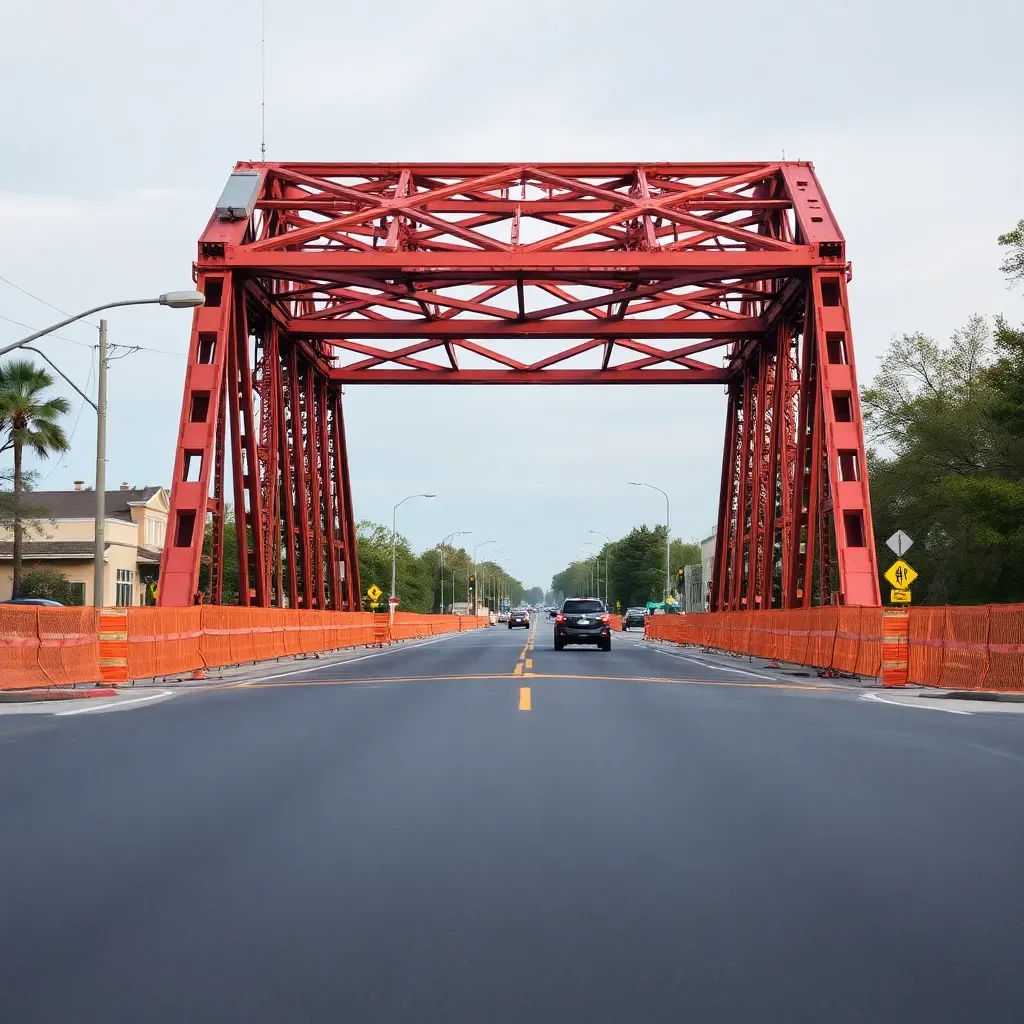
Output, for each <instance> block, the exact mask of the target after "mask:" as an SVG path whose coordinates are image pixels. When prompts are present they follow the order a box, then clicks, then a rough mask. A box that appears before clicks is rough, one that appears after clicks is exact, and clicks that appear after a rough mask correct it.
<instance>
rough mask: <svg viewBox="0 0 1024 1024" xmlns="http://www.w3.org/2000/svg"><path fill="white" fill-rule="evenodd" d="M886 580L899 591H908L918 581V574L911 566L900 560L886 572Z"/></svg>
mask: <svg viewBox="0 0 1024 1024" xmlns="http://www.w3.org/2000/svg"><path fill="white" fill-rule="evenodd" d="M885 578H886V579H887V580H888V581H889V582H890V583H891V584H892V585H893V586H894V587H895V588H896V589H897V590H906V589H908V588H909V586H910V584H911V583H913V582H914V580H916V579H917V573H916V572H915V571H914V569H913V567H912V566H911V565H909V564H908V563H906V562H904V561H903V559H902V558H898V559H897V560H896V561H895V562H893V563H892V565H890V566H889V568H888V569H886V570H885Z"/></svg>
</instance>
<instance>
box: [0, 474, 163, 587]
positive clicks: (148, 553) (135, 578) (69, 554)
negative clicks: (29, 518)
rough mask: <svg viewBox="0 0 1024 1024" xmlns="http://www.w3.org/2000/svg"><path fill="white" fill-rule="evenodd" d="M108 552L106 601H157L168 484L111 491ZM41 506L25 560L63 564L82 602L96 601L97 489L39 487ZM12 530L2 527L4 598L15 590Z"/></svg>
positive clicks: (35, 495) (36, 498) (35, 497)
mask: <svg viewBox="0 0 1024 1024" xmlns="http://www.w3.org/2000/svg"><path fill="white" fill-rule="evenodd" d="M105 497H106V518H105V523H104V530H105V541H106V544H105V547H104V556H103V566H104V570H103V603H104V604H105V605H140V604H152V603H153V599H152V588H150V586H149V584H150V583H155V582H156V580H157V578H158V577H159V575H160V552H161V549H162V548H163V546H164V537H165V535H166V533H167V516H168V512H169V511H170V502H169V501H168V496H167V491H166V490H164V488H163V487H144V488H134V487H130V486H129V485H128V484H122V485H121V488H120V489H119V490H116V491H107V492H106V495H105ZM29 500H30V501H31V503H32V505H33V506H34V507H35V508H36V509H38V513H37V516H38V518H36V519H34V520H33V523H32V526H31V528H30V529H29V530H28V531H27V536H26V537H25V539H24V540H23V542H22V564H23V565H24V567H25V569H26V570H27V569H28V568H30V567H31V566H33V565H36V564H38V565H45V566H47V567H50V568H54V569H60V570H61V572H63V573H65V574H66V575H67V576H68V578H69V579H70V580H71V581H72V584H73V585H74V587H75V591H76V595H77V599H78V603H79V604H83V605H91V604H92V603H93V593H92V590H93V550H94V546H93V538H94V535H95V530H96V495H95V493H94V492H93V491H87V490H85V487H84V485H83V484H82V483H80V482H76V483H75V489H74V490H73V491H33V492H32V494H31V496H30V498H29ZM13 546H14V545H13V543H12V538H11V532H10V530H6V531H0V601H3V600H7V598H9V597H10V596H11V586H12V583H13V570H12V565H11V554H12V548H13Z"/></svg>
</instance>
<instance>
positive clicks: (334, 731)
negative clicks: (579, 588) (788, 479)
mask: <svg viewBox="0 0 1024 1024" xmlns="http://www.w3.org/2000/svg"><path fill="white" fill-rule="evenodd" d="M535 629H536V635H535V636H534V634H533V633H530V634H527V633H526V632H525V631H522V630H516V631H512V630H508V629H506V628H504V627H501V628H496V629H489V630H480V631H477V632H471V633H463V634H455V635H453V636H450V637H445V638H441V639H438V640H437V641H436V642H430V643H427V644H425V645H420V646H416V647H411V646H407V647H402V648H398V649H390V650H385V651H384V652H375V651H368V652H366V655H365V656H362V655H361V656H360V657H359V659H357V660H351V661H350V662H349V663H347V664H344V665H339V664H333V665H332V664H319V665H318V666H316V667H314V668H308V667H306V666H304V665H299V666H297V669H298V670H297V671H296V670H295V669H296V666H293V665H291V664H279V665H274V666H273V667H272V668H268V669H267V670H266V672H265V673H263V677H262V678H263V679H265V680H266V681H265V683H264V684H263V685H247V686H234V687H230V688H210V689H204V690H201V691H196V692H186V693H179V694H178V695H177V696H176V697H175V698H174V699H173V700H169V701H164V702H154V703H151V704H142V705H138V706H135V707H133V708H132V709H130V710H124V711H120V712H115V713H104V714H83V715H78V716H73V717H51V716H47V717H44V716H35V715H32V716H25V715H19V716H17V717H0V779H2V788H0V865H2V871H3V886H2V888H0V1000H2V1002H0V1006H2V1009H0V1018H2V1019H3V1020H4V1021H10V1022H12V1024H26V1022H34V1021H46V1022H78V1021H102V1022H104V1024H112V1022H121V1021H124V1022H132V1024H143V1022H145V1024H157V1022H175V1024H178V1022H207V1021H210V1022H219V1021H227V1022H234V1021H237V1022H246V1024H253V1022H268V1024H270V1022H273V1024H280V1022H285V1021H302V1022H305V1021H318V1022H319V1021H324V1022H327V1021H330V1022H349V1021H352V1022H377V1021H380V1022H389V1024H390V1022H405V1021H413V1022H421V1021H422V1022H438V1024H455V1022H465V1024H498V1022H509V1024H533V1022H538V1021H545V1022H546V1021H550V1022H553V1024H567V1022H580V1024H598V1022H601V1024H603V1022H607V1024H628V1022H637V1024H649V1022H666V1024H683V1022H687V1024H689V1022H694V1024H705V1022H709V1021H714V1022H717V1021H722V1022H730V1024H734V1022H746V1021H751V1022H764V1021H779V1022H787V1024H790V1022H803V1021H806V1022H813V1024H837V1022H847V1021H849V1022H853V1021H866V1022H878V1021H893V1022H900V1024H908V1022H918V1021H920V1022H929V1024H930V1022H936V1021H978V1022H986V1024H990V1022H994V1021H1006V1022H1010V1021H1014V1022H1019V1021H1020V1020H1022V1019H1024V1009H1022V1007H1024V972H1022V966H1024V882H1022V879H1024V810H1022V808H1024V717H1021V716H1012V715H998V714H984V715H981V714H979V715H973V716H964V715H951V714H945V713H939V712H936V711H935V710H930V709H922V710H917V709H911V708H906V707H892V706H889V705H886V704H882V703H878V702H872V701H867V700H863V699H861V695H860V693H859V692H858V691H857V690H856V689H855V688H852V687H849V686H834V685H832V684H829V683H826V682H822V681H820V680H817V679H810V678H806V677H794V676H786V675H784V674H782V673H776V672H765V673H759V672H757V671H756V670H753V671H752V667H751V665H750V664H749V663H748V662H746V661H743V660H736V661H732V660H730V659H725V658H717V659H716V658H705V657H703V656H701V655H699V654H694V653H693V652H690V651H682V650H679V649H675V648H659V647H656V646H655V645H650V644H644V643H642V642H641V641H640V639H639V636H638V635H636V634H630V635H627V636H622V635H619V634H616V635H615V638H614V646H613V650H612V651H611V653H608V654H604V653H601V652H598V651H596V650H593V649H578V648H568V649H566V650H565V651H562V652H557V653H556V652H555V651H553V650H552V649H551V630H550V626H549V625H547V624H546V623H542V624H540V625H539V626H537V627H535ZM270 677H273V678H270ZM921 703H922V704H923V703H924V702H923V701H922V702H921ZM527 709H528V710H527Z"/></svg>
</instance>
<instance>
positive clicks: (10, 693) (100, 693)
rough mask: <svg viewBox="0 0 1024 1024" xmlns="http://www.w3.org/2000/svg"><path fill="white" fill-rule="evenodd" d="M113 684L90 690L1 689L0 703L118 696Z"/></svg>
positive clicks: (30, 702)
mask: <svg viewBox="0 0 1024 1024" xmlns="http://www.w3.org/2000/svg"><path fill="white" fill-rule="evenodd" d="M117 696H119V694H118V691H117V690H115V689H114V688H113V687H112V686H94V687H92V688H91V689H88V690H59V689H58V690H0V704H39V703H42V702H44V701H52V700H86V699H88V698H89V697H117Z"/></svg>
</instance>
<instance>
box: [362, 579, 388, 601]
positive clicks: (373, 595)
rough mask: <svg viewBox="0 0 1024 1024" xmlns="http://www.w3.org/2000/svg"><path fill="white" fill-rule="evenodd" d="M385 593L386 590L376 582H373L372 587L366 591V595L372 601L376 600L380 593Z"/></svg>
mask: <svg viewBox="0 0 1024 1024" xmlns="http://www.w3.org/2000/svg"><path fill="white" fill-rule="evenodd" d="M383 593H384V591H383V590H381V589H380V587H378V586H377V584H376V583H374V584H371V586H370V589H369V590H368V591H367V592H366V596H367V597H368V598H369V599H370V600H371V601H376V600H377V599H378V598H379V597H380V595H381V594H383Z"/></svg>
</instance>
